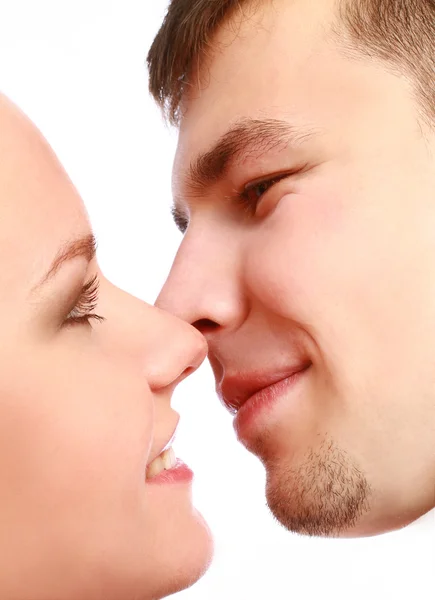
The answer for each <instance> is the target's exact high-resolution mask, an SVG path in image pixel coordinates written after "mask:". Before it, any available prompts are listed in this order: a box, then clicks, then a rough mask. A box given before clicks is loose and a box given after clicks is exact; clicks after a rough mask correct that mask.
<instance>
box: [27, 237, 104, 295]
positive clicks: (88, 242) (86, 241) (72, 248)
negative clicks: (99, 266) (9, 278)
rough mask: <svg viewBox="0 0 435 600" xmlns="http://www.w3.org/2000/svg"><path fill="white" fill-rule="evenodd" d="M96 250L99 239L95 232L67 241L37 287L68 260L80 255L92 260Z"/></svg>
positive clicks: (52, 275) (53, 274) (45, 281)
mask: <svg viewBox="0 0 435 600" xmlns="http://www.w3.org/2000/svg"><path fill="white" fill-rule="evenodd" d="M96 252H97V241H96V239H95V236H94V234H93V233H90V234H88V235H85V236H83V237H80V238H77V239H75V240H72V241H70V242H67V243H66V244H64V245H63V246H61V247H60V248H59V250H58V252H57V254H56V256H55V258H54V260H53V262H52V263H51V266H50V268H49V269H48V271H47V273H46V274H45V275H44V276H43V278H42V279H41V281H40V282H39V283H38V284H37V285H36V288H39V287H41V286H42V285H44V284H45V283H47V282H48V281H49V280H50V279H52V278H53V277H54V276H55V275H56V273H57V272H58V271H59V269H60V268H61V267H62V266H63V265H64V264H65V263H66V262H68V261H70V260H73V259H74V258H77V257H78V256H82V257H84V258H85V259H86V260H87V261H88V262H91V260H93V258H94V257H95V254H96Z"/></svg>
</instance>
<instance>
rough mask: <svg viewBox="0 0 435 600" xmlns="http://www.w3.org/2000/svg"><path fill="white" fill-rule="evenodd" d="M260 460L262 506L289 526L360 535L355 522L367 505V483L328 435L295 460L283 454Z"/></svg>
mask: <svg viewBox="0 0 435 600" xmlns="http://www.w3.org/2000/svg"><path fill="white" fill-rule="evenodd" d="M264 463H265V466H266V471H267V483H266V497H267V503H268V506H269V508H270V510H271V512H272V514H273V515H274V516H275V518H276V519H277V520H278V521H279V522H280V523H281V524H282V525H283V526H284V527H286V528H287V529H288V530H289V531H292V532H295V533H299V534H301V535H308V536H318V537H358V536H359V535H361V534H359V533H358V529H359V528H358V524H359V523H360V521H361V520H362V519H363V518H364V516H365V515H367V513H368V512H369V510H370V497H371V494H372V492H371V489H370V485H369V483H368V481H367V479H366V477H365V475H364V473H363V472H362V471H361V470H360V469H359V468H358V467H357V466H356V465H355V464H354V463H353V462H352V461H351V459H350V458H349V456H348V455H347V453H346V452H344V451H343V450H341V449H340V448H339V447H338V446H337V445H335V444H334V443H333V442H332V441H330V440H325V441H324V442H323V443H322V444H321V445H320V446H319V447H318V448H316V449H315V450H314V449H311V450H309V451H308V452H307V453H306V455H305V456H304V457H303V459H302V460H301V461H299V462H298V463H297V464H295V463H290V464H289V463H287V464H286V463H285V459H283V460H282V461H277V460H274V461H273V462H270V461H264ZM362 535H364V534H362Z"/></svg>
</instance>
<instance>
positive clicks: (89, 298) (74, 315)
mask: <svg viewBox="0 0 435 600" xmlns="http://www.w3.org/2000/svg"><path fill="white" fill-rule="evenodd" d="M99 285H100V282H99V279H98V275H95V277H93V278H92V279H91V280H90V281H88V283H86V284H85V285H84V286H83V289H82V291H81V294H80V297H79V299H78V300H77V302H76V305H75V306H74V308H73V309H72V310H71V311H70V313H69V314H68V316H67V318H66V319H65V323H85V324H88V325H90V322H91V320H95V321H98V322H101V321H104V320H105V319H104V317H101V316H100V315H97V314H95V313H94V310H95V309H96V307H97V304H98V289H99Z"/></svg>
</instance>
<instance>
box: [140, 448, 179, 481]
mask: <svg viewBox="0 0 435 600" xmlns="http://www.w3.org/2000/svg"><path fill="white" fill-rule="evenodd" d="M176 464H177V459H176V456H175V452H174V451H173V449H172V448H168V449H167V450H165V451H164V452H162V453H161V454H159V456H157V458H155V459H154V460H153V461H152V462H151V463H150V464H149V465H148V467H147V473H146V478H147V479H151V478H152V477H156V475H159V474H160V473H161V472H162V471H165V470H166V471H169V469H173V468H174V467H175V466H176Z"/></svg>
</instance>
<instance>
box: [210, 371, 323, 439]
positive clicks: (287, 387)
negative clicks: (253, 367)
mask: <svg viewBox="0 0 435 600" xmlns="http://www.w3.org/2000/svg"><path fill="white" fill-rule="evenodd" d="M311 364H312V363H311V361H308V360H305V361H300V362H298V363H295V364H293V365H291V366H289V367H287V368H285V369H280V370H276V371H274V372H269V373H260V374H259V373H249V374H246V373H244V374H239V375H237V376H232V377H224V379H223V381H222V384H221V385H219V386H218V387H217V391H218V395H219V397H220V398H221V400H222V402H223V404H224V405H225V407H226V408H227V409H228V410H229V412H230V413H231V414H233V415H235V419H234V428H235V430H236V433H237V436H238V438H239V439H240V441H243V442H244V443H245V441H247V440H248V439H249V438H251V437H252V434H253V433H254V432H255V430H256V429H257V427H255V426H254V429H253V424H255V423H256V422H257V417H259V415H261V414H263V416H264V414H265V413H266V412H267V410H271V409H272V408H273V406H274V405H275V404H276V403H277V402H278V401H279V400H280V399H281V398H283V397H287V398H290V395H292V394H294V392H295V390H296V388H297V384H298V382H299V381H300V380H301V379H302V378H303V375H304V374H305V371H307V370H308V369H309V368H310V366H311Z"/></svg>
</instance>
